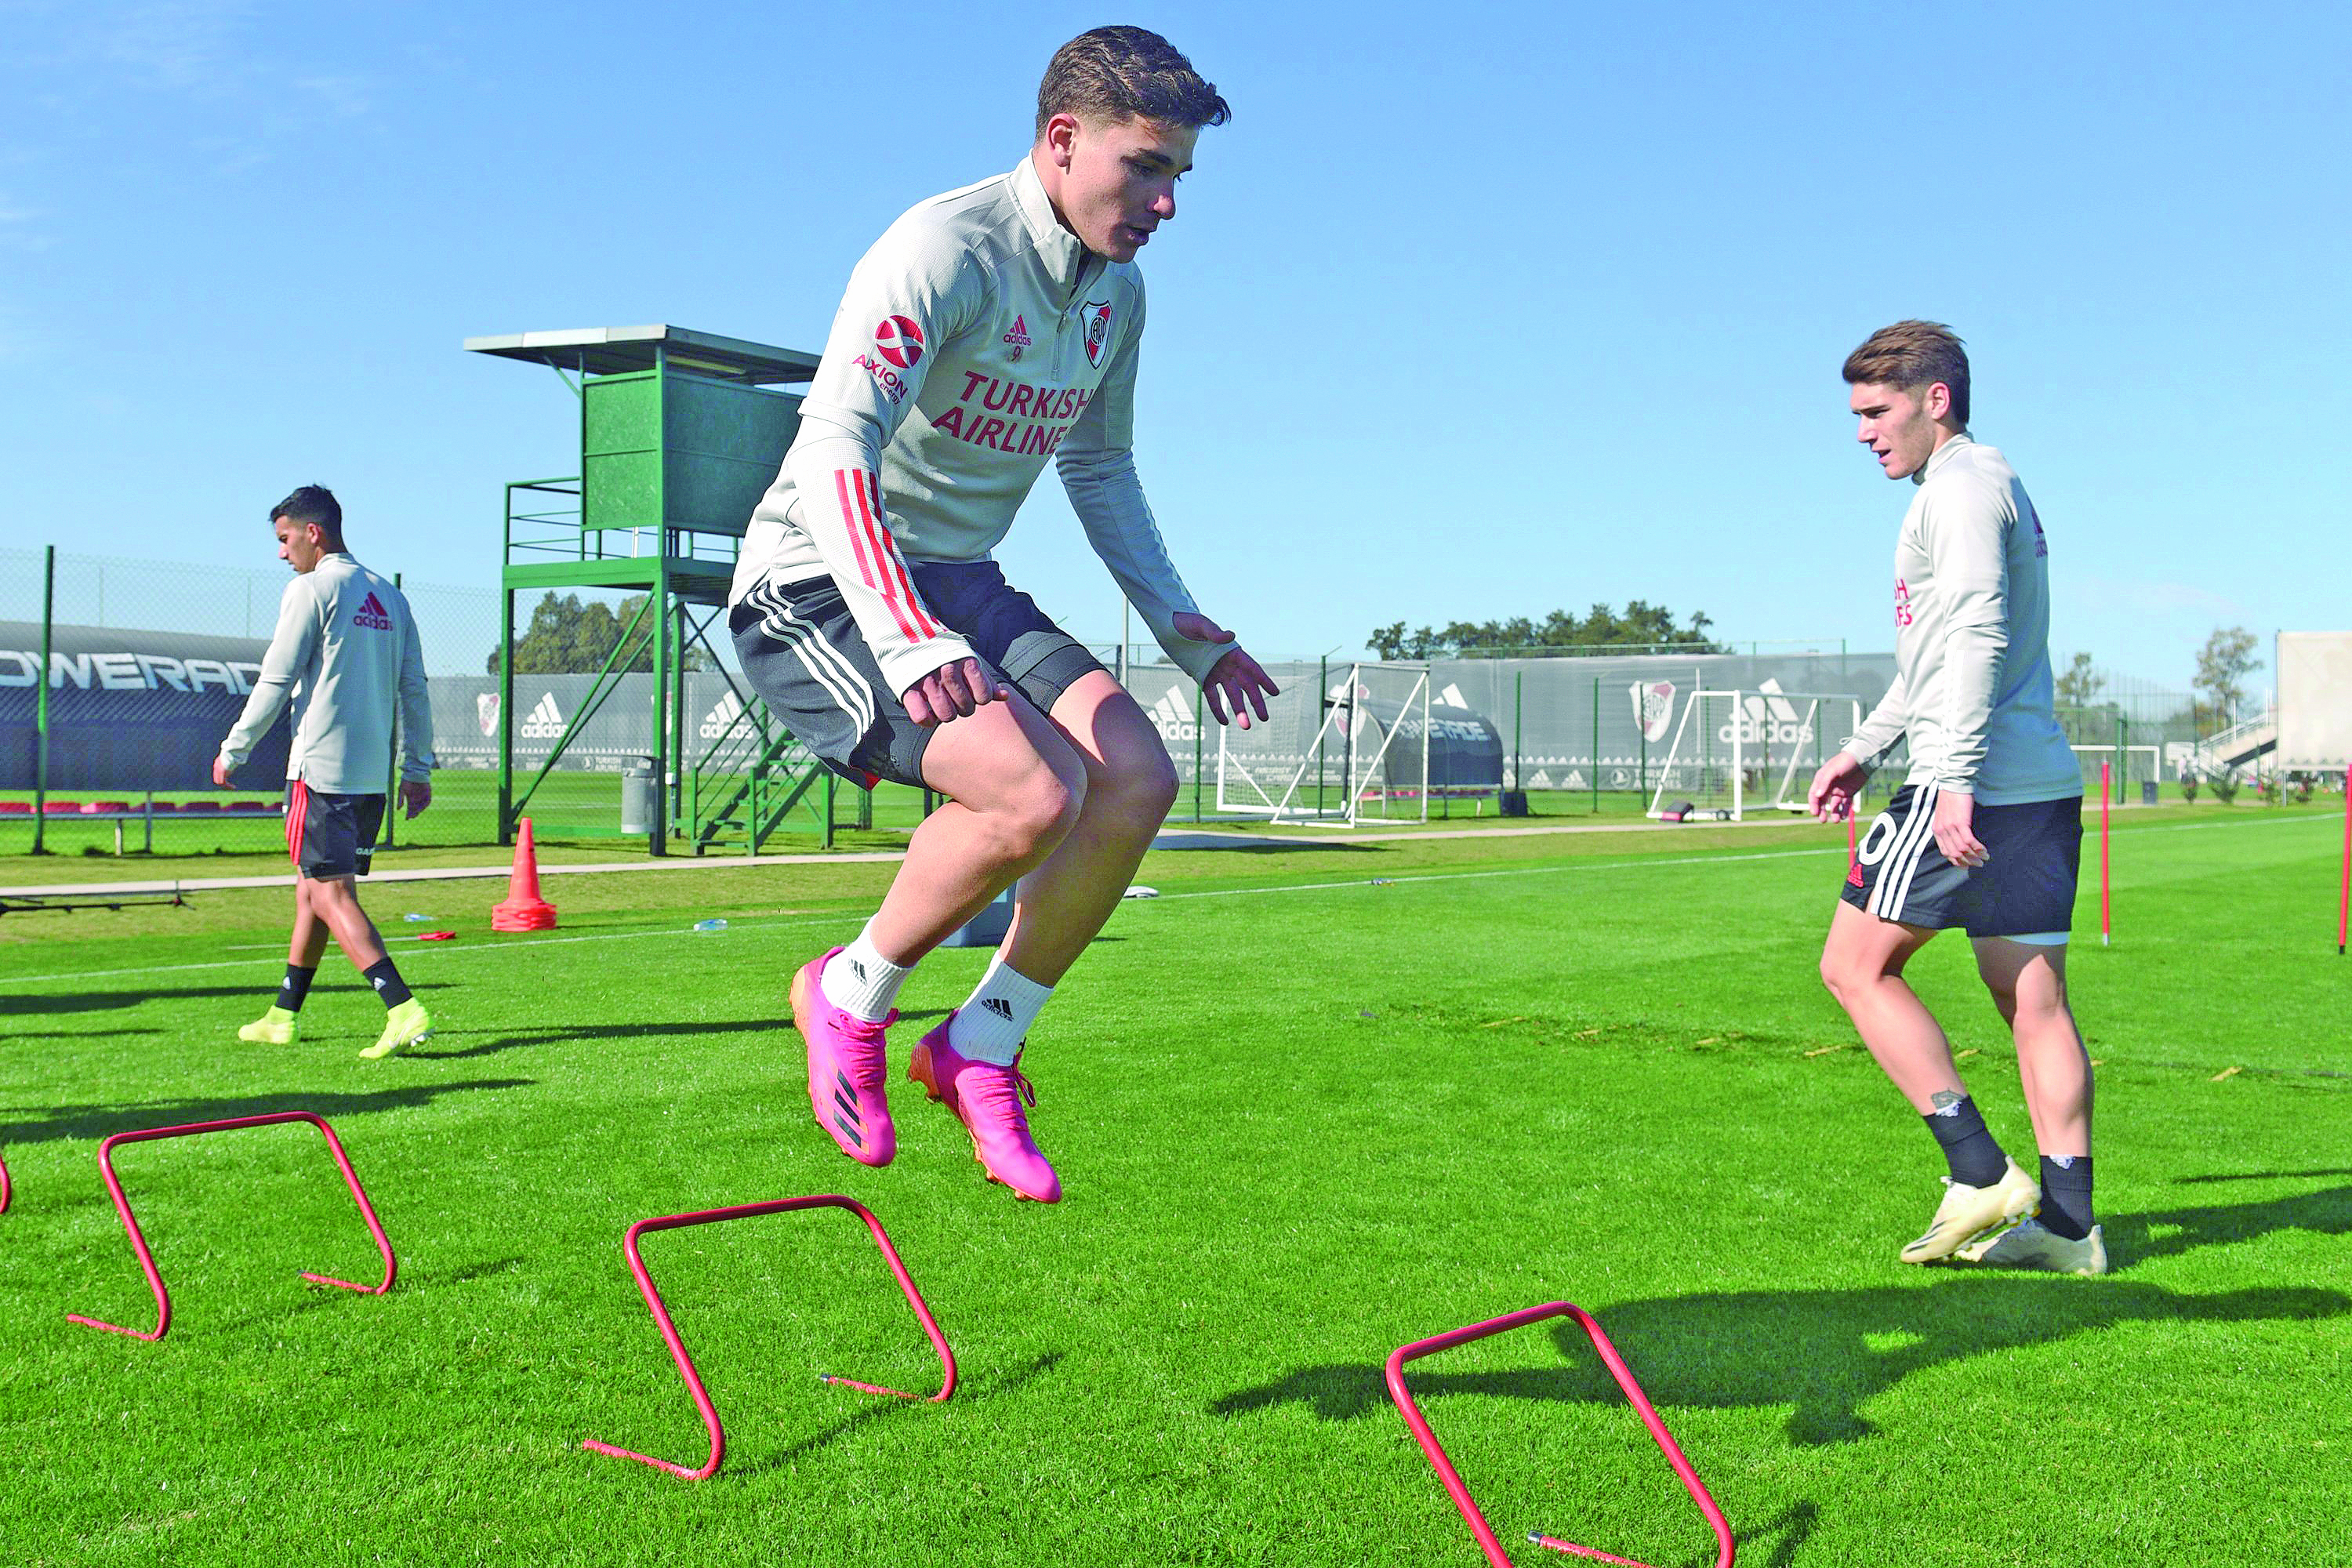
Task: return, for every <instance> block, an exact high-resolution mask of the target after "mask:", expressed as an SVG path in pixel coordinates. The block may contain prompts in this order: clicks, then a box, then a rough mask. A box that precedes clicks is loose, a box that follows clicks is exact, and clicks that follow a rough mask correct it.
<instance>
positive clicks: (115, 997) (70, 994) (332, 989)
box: [0, 972, 449, 1035]
mask: <svg viewBox="0 0 2352 1568" xmlns="http://www.w3.org/2000/svg"><path fill="white" fill-rule="evenodd" d="M347 973H348V972H347ZM448 984H449V983H448V982H447V981H446V980H427V981H424V982H421V983H420V982H411V983H410V989H411V990H415V991H441V990H446V989H447V987H448ZM364 989H366V984H365V982H363V981H355V982H353V983H352V984H327V985H321V986H319V987H317V988H316V989H315V990H314V991H313V993H312V994H313V995H315V996H319V997H321V998H324V997H327V996H331V995H333V994H335V993H336V992H338V991H350V992H352V993H353V994H357V993H358V992H360V991H362V990H364ZM216 996H244V997H248V998H250V999H252V1001H253V1005H255V1006H256V1007H257V1008H258V1007H266V1006H268V1005H269V1004H270V1002H271V1001H272V1000H274V999H275V996H274V988H273V987H271V986H268V985H171V986H141V987H138V988H136V989H131V988H126V989H124V990H121V991H52V992H48V993H46V994H43V993H38V992H35V993H22V992H16V993H11V994H9V995H8V996H7V998H6V1006H5V1008H0V1012H5V1013H8V1014H11V1015H21V1016H27V1017H34V1016H44V1015H49V1014H57V1013H103V1012H108V1011H110V1010H117V1009H121V1008H125V1007H141V1006H144V1005H147V1004H148V1003H150V1002H192V1001H204V1000H207V999H209V998H212V997H216ZM150 1032H152V1031H150ZM109 1033H110V1034H118V1035H123V1034H129V1033H131V1031H130V1030H128V1029H114V1030H110V1031H109Z"/></svg>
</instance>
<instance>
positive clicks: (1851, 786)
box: [1805, 752, 1870, 822]
mask: <svg viewBox="0 0 2352 1568" xmlns="http://www.w3.org/2000/svg"><path fill="white" fill-rule="evenodd" d="M1869 782H1870V775H1869V774H1867V773H1864V772H1863V771H1862V763H1861V761H1860V760H1859V759H1858V758H1856V757H1855V756H1854V754H1853V752H1839V753H1838V754H1837V755H1836V756H1834V757H1832V758H1831V759H1830V760H1829V761H1828V762H1826V763H1822V765H1821V770H1820V771H1819V772H1818V773H1814V774H1813V785H1812V788H1811V789H1810V790H1807V791H1806V792H1805V805H1807V807H1808V808H1810V809H1811V812H1812V814H1813V816H1815V817H1817V818H1819V819H1820V820H1821V821H1823V822H1843V821H1845V820H1846V819H1847V818H1849V817H1851V816H1853V803H1854V802H1855V801H1856V800H1857V799H1859V798H1860V797H1861V795H1862V786H1863V785H1864V784H1867V783H1869Z"/></svg>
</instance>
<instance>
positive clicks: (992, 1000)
mask: <svg viewBox="0 0 2352 1568" xmlns="http://www.w3.org/2000/svg"><path fill="white" fill-rule="evenodd" d="M980 1005H982V1006H983V1007H985V1008H987V1009H988V1010H989V1011H990V1012H992V1013H993V1014H995V1015H996V1016H998V1017H1000V1018H1002V1019H1003V1020H1004V1021H1005V1022H1006V1023H1008V1024H1010V1023H1011V1022H1013V1004H1012V1003H1010V1002H1007V1001H1006V1000H1005V999H1004V998H1003V997H1002V996H985V997H982V999H981V1004H980Z"/></svg>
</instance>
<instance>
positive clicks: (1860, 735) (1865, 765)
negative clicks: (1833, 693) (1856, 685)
mask: <svg viewBox="0 0 2352 1568" xmlns="http://www.w3.org/2000/svg"><path fill="white" fill-rule="evenodd" d="M1910 725H1911V700H1910V689H1909V688H1908V686H1907V685H1906V683H1905V681H1904V679H1903V676H1902V673H1901V672H1900V671H1897V672H1896V674H1895V679H1894V681H1893V683H1892V684H1890V685H1889V686H1888V687H1887V688H1886V695H1885V696H1884V697H1882V698H1880V699H1879V700H1878V706H1877V707H1875V708H1873V709H1872V710H1870V717H1868V718H1867V719H1864V721H1862V727H1861V728H1860V729H1858V730H1856V731H1854V732H1853V734H1851V735H1849V736H1847V737H1846V739H1845V743H1844V744H1843V745H1842V746H1841V747H1839V748H1838V749H1839V750H1840V751H1843V752H1846V753H1848V754H1849V755H1851V756H1852V757H1853V760H1854V761H1855V762H1857V763H1861V764H1862V771H1863V772H1864V773H1874V772H1876V771H1877V768H1878V764H1879V763H1881V762H1883V761H1885V757H1886V753H1887V752H1889V751H1891V750H1893V749H1894V746H1895V742H1897V741H1899V740H1901V739H1902V738H1903V736H1904V732H1905V731H1906V730H1908V729H1909V728H1910Z"/></svg>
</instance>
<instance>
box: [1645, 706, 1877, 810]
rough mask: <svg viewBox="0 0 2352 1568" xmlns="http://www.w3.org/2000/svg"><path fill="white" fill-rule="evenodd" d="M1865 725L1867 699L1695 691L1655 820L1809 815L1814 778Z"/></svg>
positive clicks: (1663, 772) (1673, 746) (1658, 795)
mask: <svg viewBox="0 0 2352 1568" xmlns="http://www.w3.org/2000/svg"><path fill="white" fill-rule="evenodd" d="M1861 723H1862V701H1861V699H1859V698H1856V697H1853V696H1849V695H1845V694H1842V693H1841V694H1833V695H1812V694H1808V693H1801V692H1790V691H1783V690H1781V689H1780V683H1779V682H1777V681H1771V680H1768V681H1766V682H1765V683H1764V684H1763V685H1762V686H1760V687H1759V688H1758V689H1755V690H1753V691H1694V692H1692V693H1691V694H1690V696H1689V697H1688V698H1687V699H1685V701H1684V704H1683V710H1682V716H1681V717H1680V718H1679V719H1678V720H1676V721H1675V729H1674V738H1673V740H1672V741H1671V742H1669V743H1668V746H1667V750H1666V760H1665V763H1664V766H1663V767H1662V768H1661V769H1660V770H1659V773H1658V784H1657V788H1656V790H1655V792H1654V794H1653V795H1651V798H1650V807H1649V815H1650V816H1653V817H1654V818H1658V819H1660V820H1675V821H1710V822H1738V821H1740V820H1742V819H1743V818H1744V817H1745V816H1747V815H1748V813H1750V812H1763V811H1802V810H1804V809H1805V806H1806V800H1805V796H1806V794H1807V792H1808V789H1809V788H1810V786H1811V784H1812V778H1813V773H1815V772H1816V771H1817V770H1818V769H1819V768H1820V767H1821V765H1822V763H1824V762H1826V761H1828V760H1829V758H1830V757H1831V756H1832V755H1833V754H1834V752H1835V750H1836V747H1837V745H1838V742H1840V741H1841V740H1843V738H1844V737H1845V736H1847V735H1849V734H1852V733H1853V731H1855V730H1856V729H1858V728H1860V727H1861Z"/></svg>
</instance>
